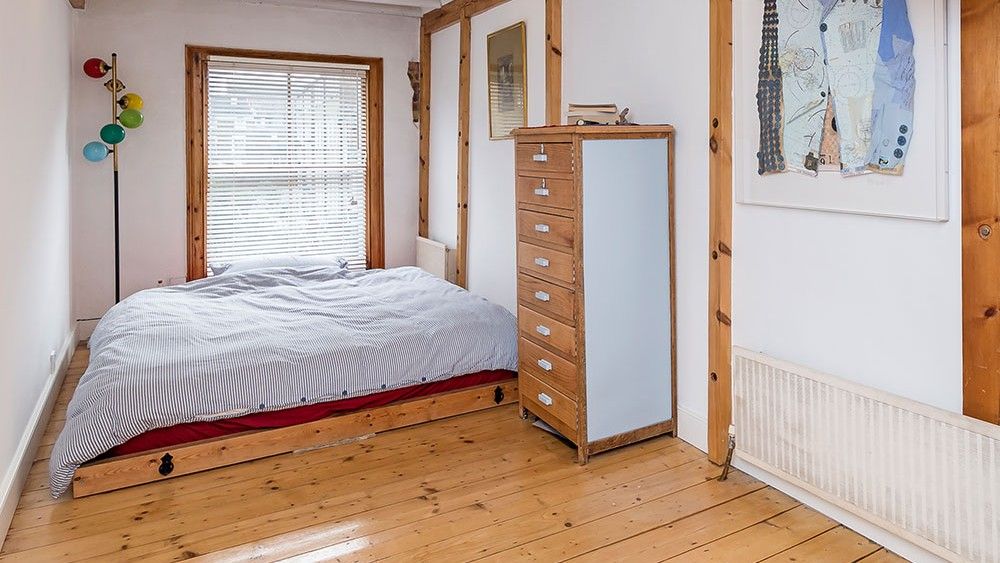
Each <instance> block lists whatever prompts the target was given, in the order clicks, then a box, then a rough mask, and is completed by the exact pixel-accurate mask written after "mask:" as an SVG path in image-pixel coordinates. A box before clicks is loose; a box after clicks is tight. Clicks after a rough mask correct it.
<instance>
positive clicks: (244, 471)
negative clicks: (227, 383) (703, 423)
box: [0, 348, 900, 563]
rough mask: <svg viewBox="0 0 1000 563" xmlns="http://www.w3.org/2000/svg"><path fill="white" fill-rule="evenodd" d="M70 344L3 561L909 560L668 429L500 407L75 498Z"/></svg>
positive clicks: (77, 363)
mask: <svg viewBox="0 0 1000 563" xmlns="http://www.w3.org/2000/svg"><path fill="white" fill-rule="evenodd" d="M87 359H88V353H87V350H86V349H85V348H80V349H78V350H77V352H76V355H75V356H74V358H73V361H72V363H71V366H70V370H69V373H68V375H67V377H66V381H65V383H64V385H63V388H62V389H61V391H60V395H59V398H58V400H57V404H56V410H55V412H54V413H53V417H52V420H51V422H50V423H49V427H48V429H47V432H46V434H45V438H44V440H43V443H42V447H41V448H40V449H39V451H38V455H37V459H36V461H35V464H34V466H33V467H32V469H31V473H30V476H29V480H28V483H27V486H26V487H25V490H24V493H23V495H22V498H21V501H20V504H19V506H18V508H17V512H16V513H15V515H14V520H13V523H12V526H11V529H10V532H9V533H8V535H7V538H6V541H5V542H4V545H3V549H2V551H0V559H3V560H9V561H90V560H93V561H119V560H121V561H130V560H142V561H174V560H182V559H190V558H197V559H199V560H204V561H247V560H254V561H277V560H287V561H327V560H332V561H345V562H348V561H381V560H386V561H435V562H447V561H472V560H487V561H512V560H536V561H564V560H571V559H572V560H576V561H594V562H605V561H668V560H669V561H762V560H767V561H864V562H866V563H876V562H883V561H900V559H899V558H898V557H896V556H895V555H893V554H891V553H889V552H888V551H886V550H884V549H882V548H881V547H879V546H878V545H877V544H874V543H872V542H870V541H868V540H867V539H865V538H863V537H861V536H859V535H858V534H856V533H854V532H852V531H851V530H848V529H846V528H844V527H842V526H838V525H837V524H836V523H835V522H833V521H831V520H829V519H828V518H826V517H824V516H822V515H820V514H818V513H817V512H815V511H813V510H810V509H809V508H807V507H805V506H802V505H800V504H799V503H797V502H796V501H795V500H793V499H792V498H790V497H788V496H786V495H784V494H782V493H780V492H778V491H776V490H774V489H771V488H769V487H766V486H765V485H764V484H763V483H760V482H759V481H756V480H754V479H752V478H750V477H749V476H747V475H745V474H743V473H740V472H733V473H732V474H731V476H730V478H729V480H728V481H726V482H722V483H720V482H718V481H717V480H715V477H716V476H717V475H718V474H719V468H717V467H715V466H714V465H712V464H711V463H709V462H708V460H707V459H706V458H705V456H704V455H703V454H702V453H701V452H700V451H698V450H697V449H695V448H694V447H692V446H690V445H688V444H686V443H684V442H682V441H680V440H677V439H675V438H659V439H654V440H649V441H647V442H644V443H641V444H637V445H635V446H632V447H628V448H623V449H620V450H616V451H613V452H610V453H607V454H603V455H599V456H596V457H595V458H593V460H592V461H591V463H590V464H588V465H587V466H584V467H581V466H579V465H577V464H576V463H575V462H574V459H575V456H576V453H575V450H573V449H571V448H569V447H567V446H566V445H565V444H563V443H562V442H560V441H559V440H558V439H556V438H555V437H553V436H551V435H549V434H547V433H545V432H543V431H541V430H539V429H537V428H534V427H532V426H531V425H530V424H529V423H527V422H526V421H522V420H520V419H519V418H518V417H517V413H516V408H515V407H513V406H510V407H501V408H497V409H491V410H488V411H483V412H479V413H475V414H470V415H464V416H460V417H454V418H451V419H447V420H441V421H437V422H432V423H428V424H424V425H421V426H416V427H411V428H407V429H402V430H397V431H392V432H387V433H384V434H379V435H376V436H371V437H367V438H365V439H361V440H358V441H355V442H352V443H348V444H341V445H338V446H335V447H329V448H321V449H315V450H311V451H306V452H300V453H295V454H287V455H281V456H275V457H271V458H268V459H262V460H257V461H253V462H249V463H243V464H240V465H236V466H232V467H228V468H222V469H217V470H214V471H208V472H204V473H199V474H195V475H188V476H184V477H179V478H176V479H171V480H167V481H164V482H162V483H154V484H150V485H143V486H139V487H133V488H130V489H124V490H120V491H114V492H111V493H105V494H100V495H96V496H92V497H86V498H82V499H75V500H74V499H71V498H69V497H67V496H64V497H62V498H59V499H52V498H51V497H50V495H49V491H48V458H49V453H50V452H51V450H52V444H53V443H54V442H55V439H56V437H57V435H58V433H59V431H60V429H61V428H62V425H63V421H64V420H65V412H66V405H67V403H68V401H69V399H70V397H71V396H72V393H73V390H74V389H75V387H76V384H77V382H78V381H79V379H80V376H81V375H82V374H83V372H84V370H85V369H86V367H87Z"/></svg>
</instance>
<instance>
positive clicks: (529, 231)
mask: <svg viewBox="0 0 1000 563" xmlns="http://www.w3.org/2000/svg"><path fill="white" fill-rule="evenodd" d="M517 234H518V235H520V236H521V237H522V238H526V239H532V240H533V241H541V242H546V243H549V244H553V245H556V246H563V247H565V248H566V249H567V250H569V251H571V250H573V241H574V240H575V239H576V225H575V223H574V222H573V220H572V219H570V218H568V217H560V216H558V215H549V214H547V213H536V212H534V211H527V210H523V209H522V210H520V211H518V212H517Z"/></svg>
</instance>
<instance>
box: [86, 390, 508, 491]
mask: <svg viewBox="0 0 1000 563" xmlns="http://www.w3.org/2000/svg"><path fill="white" fill-rule="evenodd" d="M497 387H499V388H500V389H501V390H502V391H503V399H502V400H501V401H500V403H497V402H496V401H495V396H494V393H495V391H496V388H497ZM517 398H518V389H517V381H516V380H513V379H512V380H510V381H504V382H502V383H490V384H487V385H479V386H476V387H470V388H468V389H461V390H458V391H449V392H447V393H439V394H436V395H430V396H427V397H421V398H418V399H412V400H409V401H403V402H399V403H395V404H392V405H389V406H385V407H378V408H373V409H365V410H361V411H357V412H353V413H348V414H344V415H340V416H334V417H329V418H324V419H322V420H317V421H315V422H309V423H306V424H298V425H295V426H289V427H286V428H275V429H271V430H257V431H251V432H244V433H241V434H234V435H231V436H226V437H224V438H217V439H212V440H202V441H200V442H194V443H191V444H182V445H179V446H175V447H172V448H162V449H158V450H152V451H148V452H144V453H139V454H133V455H128V456H121V457H116V458H111V459H106V460H101V461H97V462H93V463H89V464H86V465H83V466H81V467H80V468H79V469H77V470H76V476H75V477H74V478H73V497H74V498H80V497H84V496H89V495H93V494H97V493H103V492H106V491H112V490H116V489H122V488H125V487H130V486H133V485H141V484H144V483H151V482H154V481H163V480H166V479H172V478H174V477H178V476H180V475H188V474H191V473H197V472H200V471H205V470H208V469H215V468H217V467H225V466H227V465H233V464H236V463H241V462H244V461H250V460H254V459H260V458H263V457H269V456H272V455H278V454H283V453H288V452H293V451H296V450H301V449H306V448H315V447H321V446H327V445H331V444H334V443H336V442H341V441H343V440H347V439H352V438H358V437H361V436H366V435H369V434H372V433H376V432H384V431H386V430H393V429H396V428H404V427H407V426H413V425H415V424H421V423H424V422H430V421H432V420H439V419H442V418H448V417H451V416H456V415H459V414H465V413H470V412H474V411H479V410H484V409H488V408H493V407H496V406H500V405H506V404H510V403H514V402H516V401H517ZM166 455H170V456H171V457H170V460H171V462H172V463H173V470H172V472H170V473H169V474H168V475H161V474H160V471H159V468H160V466H161V463H162V459H163V457H164V456H166Z"/></svg>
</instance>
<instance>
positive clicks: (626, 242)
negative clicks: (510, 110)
mask: <svg viewBox="0 0 1000 563" xmlns="http://www.w3.org/2000/svg"><path fill="white" fill-rule="evenodd" d="M673 135H674V131H673V128H672V127H670V126H635V127H624V126H623V127H587V126H584V127H579V126H559V127H534V128H525V129H519V130H518V131H516V132H515V137H516V144H515V146H516V155H515V162H516V173H517V175H516V181H517V186H516V194H517V268H518V278H517V279H518V328H519V333H520V368H519V372H520V373H519V377H520V382H519V387H520V406H521V411H522V415H524V416H535V417H538V418H541V419H542V420H543V421H545V422H546V423H548V424H549V425H550V426H552V427H553V428H555V429H556V430H557V431H558V432H559V433H560V434H562V435H563V436H565V437H566V438H567V439H569V440H570V441H572V442H573V443H574V444H575V445H576V446H577V451H578V459H579V460H580V461H581V462H586V461H587V459H588V458H589V456H590V455H592V454H596V453H600V452H602V451H605V450H609V449H612V448H615V447H619V446H623V445H627V444H630V443H633V442H637V441H640V440H644V439H647V438H651V437H654V436H658V435H661V434H665V433H670V432H674V431H675V430H676V419H677V417H676V384H675V379H676V378H675V366H676V352H675V341H676V339H675V330H674V326H675V323H674V313H675V308H676V305H675V299H674V271H673V263H674V259H673V245H674V243H673V235H674V229H673V141H674V137H673Z"/></svg>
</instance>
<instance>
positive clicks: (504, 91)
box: [486, 22, 528, 140]
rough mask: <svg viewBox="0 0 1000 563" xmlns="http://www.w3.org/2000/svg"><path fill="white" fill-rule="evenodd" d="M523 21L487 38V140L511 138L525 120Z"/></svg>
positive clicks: (525, 65) (525, 63)
mask: <svg viewBox="0 0 1000 563" xmlns="http://www.w3.org/2000/svg"><path fill="white" fill-rule="evenodd" d="M524 45H525V32H524V22H520V23H516V24H514V25H512V26H510V27H507V28H504V29H501V30H500V31H496V32H494V33H491V34H489V35H488V36H487V37H486V58H487V60H488V63H489V69H488V72H487V76H488V78H489V94H490V139H491V140H497V139H510V138H512V137H513V136H512V135H511V132H512V131H514V129H517V128H518V127H524V126H525V125H527V123H528V84H527V73H526V67H527V53H526V52H525V51H526V50H525V46H524Z"/></svg>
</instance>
